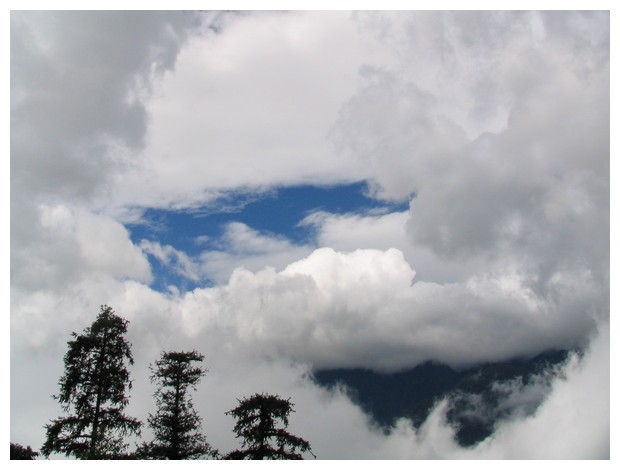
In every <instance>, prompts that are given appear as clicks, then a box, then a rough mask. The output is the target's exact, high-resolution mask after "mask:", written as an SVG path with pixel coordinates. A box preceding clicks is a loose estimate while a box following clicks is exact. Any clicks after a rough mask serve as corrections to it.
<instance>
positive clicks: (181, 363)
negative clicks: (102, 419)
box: [137, 351, 217, 460]
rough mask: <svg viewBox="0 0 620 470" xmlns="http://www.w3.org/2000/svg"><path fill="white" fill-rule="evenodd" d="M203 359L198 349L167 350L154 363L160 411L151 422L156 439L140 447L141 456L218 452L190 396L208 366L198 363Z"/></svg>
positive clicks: (196, 455)
mask: <svg viewBox="0 0 620 470" xmlns="http://www.w3.org/2000/svg"><path fill="white" fill-rule="evenodd" d="M203 359H204V356H203V355H202V354H200V353H198V352H197V351H191V352H163V353H162V356H161V359H160V360H159V361H156V362H155V365H151V366H150V369H151V373H152V375H151V382H154V383H156V384H157V389H156V391H155V394H154V397H155V400H156V403H157V412H156V413H155V414H154V415H152V414H149V420H148V423H149V427H150V428H151V429H152V430H153V433H154V435H155V439H154V440H153V441H151V442H149V443H145V444H143V445H142V446H141V447H140V448H139V449H138V452H137V456H138V457H139V458H146V459H162V460H163V459H166V460H185V459H199V458H204V457H208V456H215V455H216V454H217V451H214V450H213V449H212V448H211V446H210V445H209V444H208V443H207V441H206V438H205V436H204V435H203V434H202V433H201V432H200V427H201V422H202V420H201V418H200V416H199V415H198V413H197V412H196V410H195V409H194V405H193V403H192V399H191V396H190V390H196V386H197V385H198V383H199V382H200V379H201V377H203V376H204V375H205V372H206V369H202V368H201V367H200V366H195V365H194V363H196V362H202V361H203Z"/></svg>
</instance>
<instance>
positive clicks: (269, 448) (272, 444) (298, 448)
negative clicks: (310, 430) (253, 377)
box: [224, 394, 316, 460]
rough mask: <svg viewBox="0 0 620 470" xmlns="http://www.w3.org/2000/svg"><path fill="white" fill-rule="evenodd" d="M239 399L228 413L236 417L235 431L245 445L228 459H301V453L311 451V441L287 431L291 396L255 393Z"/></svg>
mask: <svg viewBox="0 0 620 470" xmlns="http://www.w3.org/2000/svg"><path fill="white" fill-rule="evenodd" d="M237 401H238V402H239V406H237V407H236V408H235V409H233V410H230V411H228V412H227V413H226V414H227V415H232V416H234V417H235V418H236V419H237V424H236V425H235V427H234V432H235V435H236V436H237V437H241V438H242V439H243V449H241V450H234V451H232V452H230V453H229V454H227V455H226V456H225V457H224V458H225V459H229V460H243V459H248V460H264V459H268V460H301V459H302V458H303V457H302V453H304V452H310V453H311V454H312V451H311V449H310V443H309V442H308V441H306V440H304V439H302V438H300V437H297V436H294V435H292V434H289V433H288V432H287V431H286V428H287V426H288V415H289V414H290V413H291V412H292V411H294V410H293V404H292V403H291V401H290V398H289V399H287V400H284V399H282V398H280V397H279V396H278V395H268V394H254V395H252V396H251V397H250V398H245V397H244V398H243V400H237ZM312 455H313V456H314V454H312ZM315 457H316V456H315Z"/></svg>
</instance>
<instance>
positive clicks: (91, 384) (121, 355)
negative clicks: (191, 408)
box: [41, 305, 141, 459]
mask: <svg viewBox="0 0 620 470" xmlns="http://www.w3.org/2000/svg"><path fill="white" fill-rule="evenodd" d="M128 324H129V322H128V321H127V320H125V319H123V318H121V317H119V316H118V315H116V314H115V312H114V310H113V309H112V308H111V307H109V306H107V305H102V306H101V311H100V313H99V315H98V316H97V319H96V320H95V321H94V322H93V324H92V325H91V326H90V327H88V328H86V329H85V330H84V332H83V333H82V334H80V335H78V334H77V333H75V332H74V333H72V336H73V338H74V339H73V340H71V341H69V342H68V343H67V344H68V346H69V350H68V351H67V353H66V354H65V357H64V362H65V373H64V375H63V376H62V377H61V379H60V381H59V385H60V393H59V394H58V395H54V396H53V397H54V399H56V400H57V401H58V402H59V403H60V404H61V405H62V408H63V410H64V411H65V412H66V413H69V412H70V411H72V413H69V414H68V415H67V416H64V417H59V418H58V419H55V420H52V422H51V423H50V424H48V425H46V426H45V428H46V437H47V438H46V441H45V443H44V444H43V447H42V448H41V453H42V454H43V455H44V456H46V457H49V455H50V454H51V453H52V452H57V453H63V454H65V455H67V456H73V457H76V458H78V459H114V458H123V452H124V451H125V449H126V448H127V445H126V444H124V443H123V438H124V437H125V436H127V435H130V434H137V435H139V434H140V426H141V423H140V421H138V420H137V419H135V418H131V417H128V416H126V415H125V414H123V411H124V408H125V407H126V406H127V404H128V401H129V399H128V396H127V395H126V390H127V389H131V381H130V380H129V371H128V370H127V365H128V364H129V365H133V356H132V354H131V344H130V343H129V342H127V340H126V339H125V337H124V335H125V334H126V333H127V325H128Z"/></svg>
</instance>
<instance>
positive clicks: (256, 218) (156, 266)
mask: <svg viewBox="0 0 620 470" xmlns="http://www.w3.org/2000/svg"><path fill="white" fill-rule="evenodd" d="M367 193H368V192H367V184H366V183H365V182H357V183H352V184H345V185H337V186H312V185H300V186H289V187H281V188H276V189H273V190H271V191H266V192H264V193H262V194H260V195H258V196H257V195H256V194H252V195H248V194H234V195H228V196H227V197H226V198H225V203H223V204H222V203H221V201H220V202H219V203H216V204H213V205H207V206H205V207H202V208H198V209H191V210H182V211H181V210H162V209H147V210H146V211H145V212H144V214H143V217H142V222H141V223H138V224H129V225H128V226H127V228H128V229H129V231H130V233H131V239H132V241H133V242H134V243H136V244H138V243H140V241H141V240H149V241H152V242H157V243H159V244H161V245H170V246H172V247H174V248H175V249H176V250H180V251H183V252H185V253H187V255H189V256H190V257H197V256H198V255H199V254H200V253H201V252H204V251H208V250H216V249H221V248H222V243H221V237H222V235H223V234H224V231H225V228H226V226H227V225H228V224H229V223H231V222H241V223H243V224H246V225H247V226H249V227H251V228H252V229H254V230H256V231H258V232H260V233H266V234H271V235H278V236H281V237H285V238H286V239H288V240H290V241H291V243H293V244H297V245H303V244H312V243H314V237H315V233H314V230H313V227H310V226H300V225H299V223H300V222H301V221H302V220H303V219H304V218H305V217H306V216H307V215H309V214H311V213H313V212H316V211H324V212H329V213H333V214H345V213H367V212H368V211H371V210H377V209H384V210H389V211H402V210H406V209H407V207H408V203H401V204H389V203H385V202H382V201H378V200H375V199H372V198H370V197H368V196H367ZM149 259H150V260H151V266H152V268H153V273H154V275H155V281H154V283H153V287H154V288H156V289H158V290H163V289H165V288H166V286H168V285H170V284H172V285H176V286H178V287H179V288H180V289H181V290H189V289H192V288H194V287H196V286H197V284H204V282H199V283H196V282H195V281H192V280H190V279H187V278H184V277H182V276H179V275H177V274H175V273H174V272H171V270H170V269H169V268H168V267H166V265H165V264H164V263H162V262H161V261H160V260H158V259H156V258H155V257H154V256H152V255H150V254H149Z"/></svg>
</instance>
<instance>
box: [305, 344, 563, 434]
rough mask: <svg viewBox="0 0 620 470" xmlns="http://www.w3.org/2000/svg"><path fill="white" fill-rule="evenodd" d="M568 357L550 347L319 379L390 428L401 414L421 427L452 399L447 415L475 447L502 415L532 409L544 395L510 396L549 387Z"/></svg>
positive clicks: (329, 373)
mask: <svg viewBox="0 0 620 470" xmlns="http://www.w3.org/2000/svg"><path fill="white" fill-rule="evenodd" d="M567 356H568V351H550V352H547V353H543V354H540V355H538V356H536V357H534V358H532V359H529V360H512V361H505V362H501V363H493V364H483V365H479V366H476V367H472V368H469V369H466V370H461V371H457V370H454V369H452V368H451V367H449V366H447V365H444V364H438V363H434V362H427V363H424V364H421V365H419V366H417V367H415V368H413V369H411V370H407V371H403V372H397V373H392V374H381V373H377V372H373V371H371V370H367V369H330V370H317V371H315V372H314V380H315V381H316V382H317V383H318V384H320V385H321V386H324V387H328V388H329V387H334V386H336V385H338V384H340V385H342V386H344V387H345V388H346V390H347V393H348V394H349V395H350V396H351V398H352V399H353V400H354V401H355V402H356V403H357V404H358V405H359V406H360V407H361V408H362V409H363V410H364V412H365V413H366V414H368V415H369V417H370V418H371V419H372V420H373V421H374V422H375V423H376V424H378V425H379V426H381V427H382V428H383V429H384V430H385V431H386V432H388V431H389V429H390V427H391V426H392V425H393V424H394V423H395V421H396V420H397V419H398V418H401V417H405V418H409V419H411V421H412V422H413V424H414V426H416V427H419V426H420V425H422V424H423V423H424V421H425V420H426V418H427V417H428V415H429V414H430V412H431V411H432V409H433V407H434V405H435V404H436V403H437V402H438V401H439V400H441V399H443V398H447V399H448V401H449V406H448V410H447V418H448V422H449V423H450V424H451V425H452V426H453V427H454V428H455V430H456V438H457V441H458V442H459V444H460V445H462V446H472V445H475V444H477V443H478V442H480V441H482V440H484V439H485V438H486V437H488V436H489V435H491V434H492V433H493V431H494V429H495V425H496V423H497V422H498V421H499V420H501V419H505V418H507V417H509V416H510V415H511V414H512V413H515V412H520V413H526V414H531V413H533V412H534V411H535V410H536V408H537V406H538V405H539V404H540V401H542V399H543V396H542V395H541V396H540V400H534V401H531V400H530V401H528V402H525V403H517V404H512V405H510V406H507V405H506V400H505V398H507V397H508V396H509V395H510V394H511V393H512V392H513V391H514V390H515V389H522V388H523V387H526V386H528V385H530V384H531V383H532V381H534V380H536V381H537V383H540V384H541V387H542V388H543V389H544V386H545V383H548V382H549V380H550V377H551V376H553V374H554V372H553V371H554V366H556V365H557V364H560V363H562V362H563V361H564V360H566V358H567ZM517 408H518V409H517Z"/></svg>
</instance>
